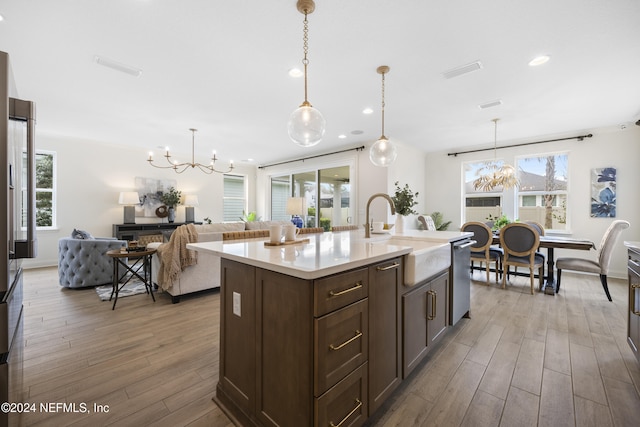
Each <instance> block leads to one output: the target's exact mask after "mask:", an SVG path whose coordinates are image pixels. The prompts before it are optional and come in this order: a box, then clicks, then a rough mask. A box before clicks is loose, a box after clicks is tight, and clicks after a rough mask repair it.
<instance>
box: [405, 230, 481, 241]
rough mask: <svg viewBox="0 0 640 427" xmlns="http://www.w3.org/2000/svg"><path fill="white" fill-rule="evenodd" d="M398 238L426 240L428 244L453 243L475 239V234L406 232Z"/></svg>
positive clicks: (424, 231)
mask: <svg viewBox="0 0 640 427" xmlns="http://www.w3.org/2000/svg"><path fill="white" fill-rule="evenodd" d="M394 236H395V237H398V238H403V239H404V238H407V239H416V240H424V241H427V242H441V243H452V242H455V241H457V240H462V239H467V238H471V237H473V233H470V232H468V231H464V232H463V231H427V230H405V231H404V233H402V234H395V235H394Z"/></svg>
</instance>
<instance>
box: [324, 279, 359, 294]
mask: <svg viewBox="0 0 640 427" xmlns="http://www.w3.org/2000/svg"><path fill="white" fill-rule="evenodd" d="M361 287H362V282H358V283H356V284H355V286H353V287H351V288H349V289H345V290H344V291H333V290H331V291H329V296H330V297H339V296H340V295H344V294H348V293H349V292H353V291H356V290H358V289H360V288H361Z"/></svg>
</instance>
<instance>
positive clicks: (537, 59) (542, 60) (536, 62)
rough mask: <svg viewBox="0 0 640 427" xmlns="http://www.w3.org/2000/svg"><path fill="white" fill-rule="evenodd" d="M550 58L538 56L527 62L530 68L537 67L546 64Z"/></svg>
mask: <svg viewBox="0 0 640 427" xmlns="http://www.w3.org/2000/svg"><path fill="white" fill-rule="evenodd" d="M549 59H551V57H550V56H549V55H540V56H536V57H535V58H533V59H532V60H531V61H529V66H530V67H537V66H538V65H542V64H546V63H547V62H548V61H549Z"/></svg>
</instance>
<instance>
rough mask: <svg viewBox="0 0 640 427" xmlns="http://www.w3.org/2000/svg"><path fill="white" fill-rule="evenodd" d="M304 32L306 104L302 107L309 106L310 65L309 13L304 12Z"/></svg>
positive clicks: (303, 61)
mask: <svg viewBox="0 0 640 427" xmlns="http://www.w3.org/2000/svg"><path fill="white" fill-rule="evenodd" d="M303 22H304V30H303V35H302V50H303V51H304V58H302V64H303V65H304V103H303V104H302V105H306V106H308V105H309V101H308V100H307V65H309V59H308V58H307V54H308V53H309V21H308V20H307V11H306V10H305V12H304V21H303Z"/></svg>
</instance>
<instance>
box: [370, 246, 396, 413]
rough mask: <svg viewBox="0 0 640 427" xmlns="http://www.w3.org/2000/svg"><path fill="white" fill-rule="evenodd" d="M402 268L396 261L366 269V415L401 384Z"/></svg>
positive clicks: (374, 409) (372, 411)
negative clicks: (367, 359) (367, 355)
mask: <svg viewBox="0 0 640 427" xmlns="http://www.w3.org/2000/svg"><path fill="white" fill-rule="evenodd" d="M402 265H403V264H402V258H395V259H391V260H389V261H385V262H382V263H379V264H376V265H372V266H370V267H369V313H370V316H369V334H370V339H369V415H371V414H373V413H374V412H375V411H376V409H378V407H380V405H381V404H382V402H384V401H385V400H386V399H387V398H388V397H389V396H390V395H391V393H393V391H394V390H395V389H396V388H397V387H398V385H400V382H401V381H402V365H401V359H400V358H401V357H402V349H401V345H402V344H401V339H402V334H401V330H400V328H401V318H400V299H399V294H398V292H399V288H400V286H402V284H403V283H404V280H403V267H402Z"/></svg>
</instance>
